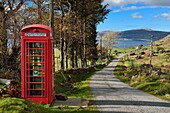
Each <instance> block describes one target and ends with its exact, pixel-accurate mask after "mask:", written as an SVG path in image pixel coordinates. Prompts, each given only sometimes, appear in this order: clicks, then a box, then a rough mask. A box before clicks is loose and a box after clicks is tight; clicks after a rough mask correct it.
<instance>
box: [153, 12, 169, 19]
mask: <svg viewBox="0 0 170 113" xmlns="http://www.w3.org/2000/svg"><path fill="white" fill-rule="evenodd" d="M154 18H158V19H162V20H170V13H162V14H159V15H156V16H154Z"/></svg>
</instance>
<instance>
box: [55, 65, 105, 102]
mask: <svg viewBox="0 0 170 113" xmlns="http://www.w3.org/2000/svg"><path fill="white" fill-rule="evenodd" d="M104 66H105V65H101V66H97V67H95V68H93V69H90V71H88V73H86V72H84V73H76V74H68V73H67V74H57V78H56V79H57V81H56V92H57V93H65V94H67V95H68V97H72V98H77V97H78V98H84V99H88V100H92V99H93V97H92V93H91V91H90V86H89V82H90V78H91V76H92V75H93V74H94V73H95V72H96V71H99V70H101V69H102V68H103V67H104ZM73 71H74V70H73ZM69 76H71V78H72V81H73V87H61V86H60V84H61V83H65V82H67V81H68V77H69ZM65 78H66V80H65Z"/></svg>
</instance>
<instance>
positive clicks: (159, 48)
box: [156, 47, 165, 52]
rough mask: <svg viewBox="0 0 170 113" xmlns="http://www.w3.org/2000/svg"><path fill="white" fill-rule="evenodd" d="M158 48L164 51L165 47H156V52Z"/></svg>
mask: <svg viewBox="0 0 170 113" xmlns="http://www.w3.org/2000/svg"><path fill="white" fill-rule="evenodd" d="M160 50H162V51H164V50H165V49H164V48H163V47H157V48H156V52H159V51H160Z"/></svg>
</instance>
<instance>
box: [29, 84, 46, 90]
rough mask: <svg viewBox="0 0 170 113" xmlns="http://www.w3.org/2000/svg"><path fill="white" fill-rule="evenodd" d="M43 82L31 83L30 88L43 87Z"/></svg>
mask: <svg viewBox="0 0 170 113" xmlns="http://www.w3.org/2000/svg"><path fill="white" fill-rule="evenodd" d="M43 88H44V85H43V84H30V89H43Z"/></svg>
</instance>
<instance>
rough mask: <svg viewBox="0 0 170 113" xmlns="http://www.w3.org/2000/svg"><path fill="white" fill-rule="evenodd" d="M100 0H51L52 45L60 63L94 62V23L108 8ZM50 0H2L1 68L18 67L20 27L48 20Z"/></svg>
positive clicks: (46, 23)
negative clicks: (56, 50)
mask: <svg viewBox="0 0 170 113" xmlns="http://www.w3.org/2000/svg"><path fill="white" fill-rule="evenodd" d="M102 2H103V0H53V6H54V9H53V11H54V25H53V26H54V29H53V31H54V33H53V37H54V45H56V47H57V48H58V49H59V50H60V67H61V69H67V68H68V65H71V68H79V66H78V61H79V60H80V62H81V65H80V68H85V67H86V66H87V60H88V61H91V65H94V64H95V63H96V61H97V59H98V51H97V45H98V44H97V39H96V38H97V31H96V30H97V25H98V24H99V23H100V22H103V21H104V19H106V15H107V14H108V13H109V12H110V10H109V9H107V5H102ZM49 15H50V2H49V0H1V2H0V26H1V27H0V59H1V61H0V68H1V69H2V68H4V69H20V38H21V28H22V27H24V26H27V25H30V24H44V25H47V26H49V24H50V16H49ZM11 61H13V63H12V64H10V62H11Z"/></svg>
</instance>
